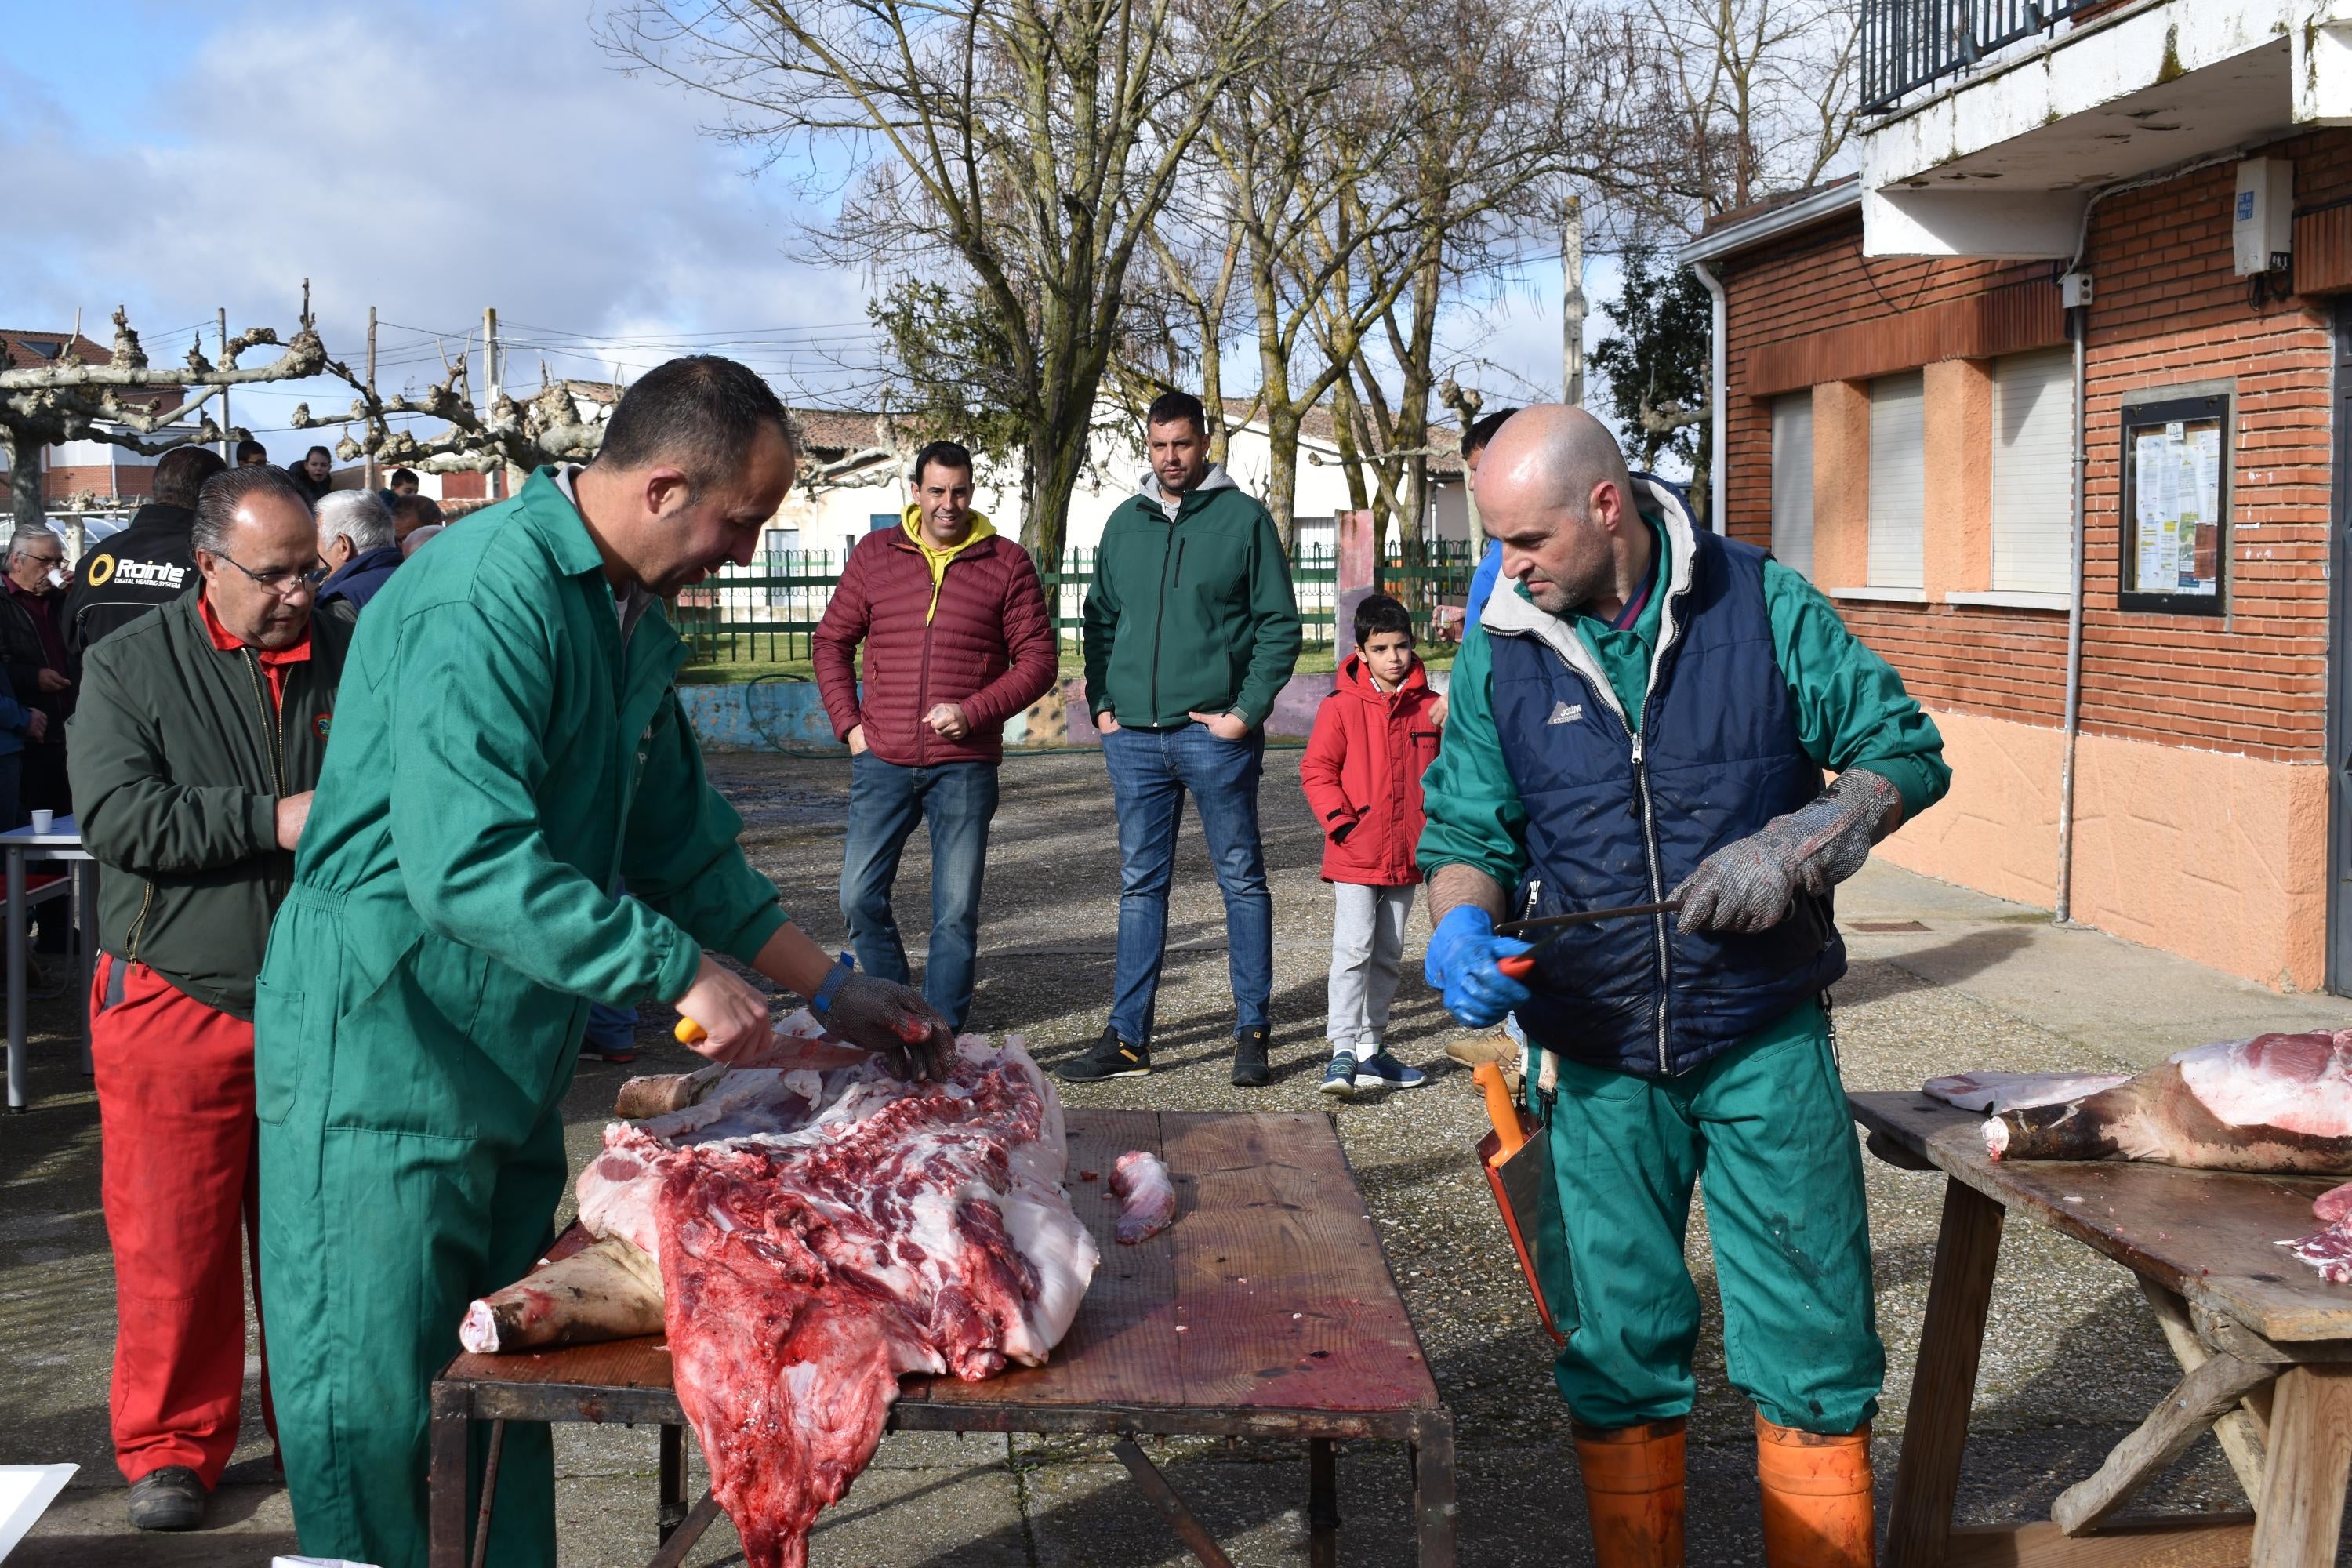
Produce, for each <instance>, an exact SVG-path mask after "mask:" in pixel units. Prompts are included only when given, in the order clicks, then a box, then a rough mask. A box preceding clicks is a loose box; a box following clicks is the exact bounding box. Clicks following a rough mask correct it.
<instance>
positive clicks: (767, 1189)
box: [468, 1036, 1097, 1568]
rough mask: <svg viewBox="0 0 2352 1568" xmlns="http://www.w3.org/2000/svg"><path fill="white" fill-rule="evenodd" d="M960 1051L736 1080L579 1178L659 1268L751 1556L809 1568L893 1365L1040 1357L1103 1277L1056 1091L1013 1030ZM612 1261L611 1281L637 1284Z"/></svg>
mask: <svg viewBox="0 0 2352 1568" xmlns="http://www.w3.org/2000/svg"><path fill="white" fill-rule="evenodd" d="M957 1046H958V1049H957V1056H956V1059H955V1061H954V1063H953V1064H952V1066H951V1068H950V1072H949V1075H948V1078H947V1079H946V1081H945V1082H943V1083H937V1084H916V1083H907V1082H902V1081H900V1080H898V1079H892V1078H890V1077H888V1076H887V1074H886V1073H885V1072H884V1070H883V1069H882V1068H881V1067H880V1066H879V1065H878V1064H873V1063H869V1064H867V1065H863V1066H859V1067H856V1068H835V1069H832V1070H827V1071H824V1072H817V1071H814V1070H808V1069H794V1070H790V1071H785V1070H779V1069H773V1068H761V1069H739V1070H736V1071H732V1072H729V1073H727V1074H725V1075H723V1076H722V1077H720V1078H719V1079H716V1080H715V1081H714V1082H710V1083H709V1084H707V1085H705V1086H702V1089H703V1092H702V1094H701V1098H700V1099H699V1100H697V1101H696V1102H695V1103H693V1104H692V1105H690V1106H688V1108H686V1109H683V1110H677V1111H675V1112H673V1113H671V1114H668V1115H665V1116H659V1117H656V1118H654V1119H652V1120H649V1121H637V1122H615V1123H613V1124H612V1125H610V1126H608V1127H607V1128H606V1129H605V1132H604V1150H603V1151H602V1152H600V1153H599V1154H598V1155H597V1157H596V1158H595V1159H593V1160H592V1161H591V1162H589V1164H588V1166H587V1168H586V1169H585V1170H584V1171H583V1172H582V1173H581V1176H580V1181H579V1184H578V1194H579V1199H580V1221H581V1224H582V1226H583V1228H585V1229H586V1230H588V1231H590V1232H592V1233H593V1234H594V1235H595V1236H597V1237H599V1238H600V1240H599V1245H600V1246H604V1245H606V1244H611V1245H612V1246H614V1247H616V1248H625V1249H628V1251H631V1252H635V1254H637V1255H638V1256H640V1257H643V1258H649V1259H655V1260H658V1268H657V1270H648V1271H647V1272H651V1273H653V1274H654V1277H655V1279H656V1283H657V1284H658V1287H659V1290H660V1308H659V1312H660V1320H661V1322H662V1324H663V1325H664V1326H665V1327H666V1328H667V1331H668V1337H669V1348H670V1352H671V1363H672V1372H673V1377H674V1380H675V1384H676V1386H677V1396H678V1403H679V1404H680V1405H682V1406H683V1407H684V1409H685V1412H686V1415H687V1419H688V1421H689V1422H690V1423H691V1424H692V1425H693V1426H694V1428H695V1432H696V1435H697V1436H698V1437H699V1438H700V1440H701V1442H702V1446H703V1450H704V1452H705V1454H706V1456H707V1457H708V1458H709V1465H710V1473H711V1489H712V1490H713V1492H714V1493H715V1494H716V1495H717V1497H718V1499H719V1502H720V1503H721V1504H722V1505H724V1506H725V1508H726V1509H727V1511H728V1513H729V1515H730V1517H731V1518H732V1519H733V1520H734V1521H735V1525H736V1529H737V1531H738V1533H739V1534H740V1536H741V1537H742V1542H743V1550H744V1555H745V1560H746V1562H747V1563H749V1564H751V1568H801V1564H803V1563H804V1562H805V1561H806V1555H807V1543H806V1538H807V1531H808V1529H809V1527H810V1525H811V1524H812V1523H813V1522H814V1520H815V1518H816V1515H817V1513H818V1511H819V1510H822V1509H823V1508H824V1506H825V1505H827V1504H828V1503H831V1502H833V1501H835V1500H837V1499H839V1498H840V1497H841V1495H842V1494H843V1493H844V1492H845V1491H846V1490H847V1489H848V1487H849V1484H850V1482H851V1481H853V1480H855V1479H856V1477H857V1475H858V1473H859V1472H860V1471H861V1470H863V1469H864V1468H865V1467H866V1462H867V1461H868V1460H869V1459H871V1458H873V1455H874V1449H875V1447H876V1445H877V1443H878V1442H879V1441H880V1438H881V1435H882V1427H883V1425H884V1423H885V1421H886V1420H887V1416H888V1414H889V1408H890V1405H891V1404H892V1403H893V1402H894V1401H895V1400H896V1398H897V1397H898V1379H899V1378H900V1377H901V1376H904V1375H906V1374H908V1373H952V1374H954V1375H955V1376H957V1377H960V1378H964V1379H967V1380H970V1379H977V1378H982V1377H987V1376H989V1375H991V1374H992V1373H997V1372H1000V1371H1002V1370H1003V1368H1004V1366H1005V1365H1006V1364H1007V1363H1023V1364H1027V1365H1035V1364H1038V1363H1042V1362H1044V1361H1045V1358H1046V1355H1047V1353H1048V1352H1050V1351H1051V1350H1052V1349H1053V1347H1054V1345H1055V1343H1056V1342H1058V1341H1059V1340H1060V1339H1061V1337H1062V1335H1063V1334H1064V1333H1065V1332H1066V1331H1067V1330H1068V1328H1069V1325H1070V1321H1071V1320H1072V1318H1074V1317H1075V1316H1076V1313H1077V1308H1078V1302H1079V1300H1080V1298H1082V1297H1083V1296H1084V1295H1085V1293H1086V1289H1087V1283H1088V1282H1089V1281H1090V1280H1091V1279H1092V1278H1093V1274H1094V1269H1095V1267H1096V1264H1097V1251H1096V1248H1095V1245H1094V1242H1093V1239H1092V1238H1091V1237H1089V1236H1088V1235H1087V1231H1086V1229H1085V1227H1084V1226H1082V1225H1080V1224H1079V1222H1078V1220H1077V1217H1076V1215H1075V1214H1074V1213H1072V1211H1071V1208H1070V1204H1069V1198H1068V1195H1067V1194H1066V1193H1065V1192H1064V1191H1063V1189H1062V1176H1063V1167H1064V1162H1065V1157H1066V1156H1065V1142H1064V1134H1063V1127H1062V1113H1061V1106H1060V1102H1059V1101H1058V1100H1056V1098H1055V1094H1054V1090H1053V1088H1052V1086H1051V1084H1050V1083H1049V1082H1048V1081H1047V1080H1046V1079H1045V1078H1044V1076H1043V1075H1042V1074H1040V1073H1039V1072H1038V1070H1037V1067H1036V1064H1035V1063H1034V1062H1033V1061H1031V1060H1030V1058H1029V1055H1028V1053H1027V1051H1026V1050H1025V1049H1024V1048H1023V1047H1022V1044H1021V1042H1020V1041H1019V1040H1018V1038H1017V1037H1016V1038H1013V1039H1011V1040H1008V1042H1007V1043H1006V1045H1005V1046H1004V1047H1003V1049H1001V1050H995V1049H991V1048H990V1047H989V1046H988V1045H987V1043H986V1042H985V1041H984V1040H982V1039H980V1038H977V1037H970V1036H967V1037H964V1038H963V1039H961V1040H960V1041H958V1043H957ZM590 1250H591V1251H593V1250H596V1249H595V1248H591V1249H590ZM579 1256H582V1257H585V1256H586V1254H584V1253H583V1254H581V1255H579ZM624 1256H626V1254H625V1253H624ZM570 1261H572V1260H571V1259H566V1260H565V1262H570ZM556 1268H562V1264H556V1265H551V1266H550V1267H549V1268H547V1269H543V1270H541V1271H540V1272H539V1273H537V1274H534V1275H533V1276H532V1277H531V1279H527V1280H524V1281H522V1282H520V1284H519V1285H518V1287H516V1288H515V1289H516V1291H520V1290H523V1289H526V1288H532V1287H541V1288H542V1294H543V1293H544V1291H543V1286H544V1278H545V1276H546V1275H547V1274H549V1273H551V1272H552V1271H553V1270H554V1269H556ZM623 1275H624V1271H622V1270H619V1269H608V1270H607V1271H606V1275H605V1282H606V1283H607V1284H608V1285H609V1286H610V1288H611V1289H613V1290H614V1291H615V1292H621V1291H625V1290H628V1289H636V1290H638V1291H640V1292H641V1291H642V1286H631V1285H629V1284H628V1283H626V1281H625V1279H624V1277H623ZM573 1283H574V1284H575V1285H577V1284H578V1281H577V1280H574V1281H573ZM499 1294H500V1296H510V1295H513V1294H515V1292H514V1291H508V1292H500V1293H499ZM640 1306H642V1302H640ZM477 1309H478V1311H479V1310H482V1309H487V1312H486V1313H483V1315H484V1316H486V1317H487V1318H488V1321H489V1322H490V1323H491V1325H492V1326H493V1327H496V1328H498V1329H499V1330H500V1334H499V1339H500V1342H501V1343H503V1344H505V1345H506V1346H507V1348H514V1347H515V1343H516V1342H515V1340H514V1339H510V1338H508V1337H507V1335H506V1334H505V1332H504V1330H505V1329H506V1327H507V1325H509V1324H512V1325H514V1326H515V1328H516V1329H517V1330H518V1331H520V1332H522V1333H534V1332H536V1333H543V1332H546V1331H547V1321H546V1320H547V1318H548V1316H549V1314H545V1313H541V1314H540V1315H539V1316H538V1317H536V1318H534V1317H532V1316H531V1314H530V1312H529V1311H527V1310H523V1308H522V1306H520V1305H517V1304H511V1303H510V1304H508V1307H507V1310H504V1311H503V1312H502V1311H501V1310H500V1303H499V1298H497V1297H493V1298H489V1299H488V1300H486V1301H485V1302H481V1303H477ZM559 1315H560V1314H559ZM607 1315H608V1316H610V1315H612V1313H611V1312H610V1310H609V1304H608V1307H607ZM474 1321H475V1315H473V1314H469V1317H468V1323H469V1325H470V1324H472V1323H473V1322H474Z"/></svg>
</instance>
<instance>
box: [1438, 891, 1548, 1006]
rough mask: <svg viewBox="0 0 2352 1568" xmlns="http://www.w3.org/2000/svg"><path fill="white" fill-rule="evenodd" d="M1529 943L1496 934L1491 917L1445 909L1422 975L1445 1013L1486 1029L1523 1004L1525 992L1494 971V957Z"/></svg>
mask: <svg viewBox="0 0 2352 1568" xmlns="http://www.w3.org/2000/svg"><path fill="white" fill-rule="evenodd" d="M1527 951H1528V943H1526V942H1513V941H1512V940H1511V939H1510V938H1509V937H1507V936H1496V934H1495V917H1494V916H1492V915H1490V914H1488V913H1487V912H1486V910H1482V909H1477V908H1475V907H1474V906H1472V905H1469V904H1457V905H1455V906H1454V908H1453V909H1451V910H1447V911H1446V913H1445V918H1444V920H1442V921H1438V922H1437V930H1436V931H1434V932H1433V933H1431V936H1430V939H1429V953H1428V956H1426V957H1425V958H1423V960H1422V964H1421V973H1422V975H1423V978H1425V979H1426V980H1428V982H1429V983H1430V984H1431V985H1433V987H1435V988H1436V989H1437V990H1438V992H1439V993H1441V994H1443V995H1444V1000H1445V1010H1446V1011H1447V1012H1449V1013H1451V1014H1453V1015H1454V1017H1456V1018H1458V1019H1459V1020H1461V1021H1462V1022H1463V1023H1464V1024H1465V1025H1467V1026H1470V1027H1471V1028H1474V1029H1485V1028H1491V1027H1493V1026H1495V1025H1496V1024H1499V1023H1501V1022H1502V1021H1503V1015H1505V1014H1506V1013H1508V1012H1509V1011H1510V1010H1511V1009H1512V1008H1514V1007H1516V1006H1517V1005H1519V1004H1520V1003H1522V1002H1524V1001H1526V1000H1527V999H1528V988H1527V987H1526V986H1524V985H1522V984H1519V983H1518V982H1517V981H1516V980H1514V979H1512V978H1511V977H1510V976H1509V975H1507V974H1505V973H1503V972H1502V971H1501V970H1499V969H1496V967H1495V961H1496V959H1498V958H1511V957H1514V956H1516V955H1517V954H1519V953H1522V952H1527Z"/></svg>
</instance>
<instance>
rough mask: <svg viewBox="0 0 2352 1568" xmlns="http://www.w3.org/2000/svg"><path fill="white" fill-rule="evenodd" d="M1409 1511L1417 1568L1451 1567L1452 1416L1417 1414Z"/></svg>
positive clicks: (1443, 1413) (1452, 1552)
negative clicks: (1418, 1550)
mask: <svg viewBox="0 0 2352 1568" xmlns="http://www.w3.org/2000/svg"><path fill="white" fill-rule="evenodd" d="M1412 1511H1413V1526H1414V1533H1415V1534H1416V1535H1417V1536H1418V1537H1419V1539H1420V1545H1421V1559H1420V1568H1454V1562H1455V1555H1454V1553H1455V1545H1454V1511H1455V1510H1454V1417H1453V1416H1451V1415H1447V1414H1446V1413H1445V1412H1444V1411H1443V1410H1440V1411H1437V1412H1434V1413H1433V1414H1431V1415H1423V1416H1422V1417H1420V1419H1419V1421H1418V1423H1417V1426H1416V1433H1415V1436H1414V1437H1413V1441H1412Z"/></svg>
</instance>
